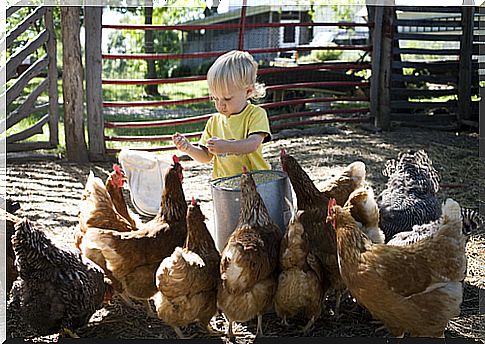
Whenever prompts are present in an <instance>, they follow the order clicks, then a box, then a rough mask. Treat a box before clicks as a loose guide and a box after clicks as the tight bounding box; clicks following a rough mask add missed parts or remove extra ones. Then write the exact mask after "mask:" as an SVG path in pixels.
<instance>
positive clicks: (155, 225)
mask: <svg viewBox="0 0 485 344" xmlns="http://www.w3.org/2000/svg"><path fill="white" fill-rule="evenodd" d="M182 179H183V176H182V166H181V165H180V163H179V161H178V158H177V157H176V156H174V163H173V165H172V166H171V167H170V169H169V170H168V172H167V173H166V175H165V180H164V189H163V193H162V199H161V204H160V210H159V212H158V214H157V215H156V216H155V217H154V218H153V219H152V220H151V221H149V222H147V223H146V224H144V225H142V227H141V228H140V229H138V230H135V231H130V232H120V231H117V230H109V229H99V228H88V230H87V231H86V233H85V235H84V239H83V241H82V243H81V250H82V252H83V253H84V254H85V255H86V256H87V257H93V258H92V259H93V260H94V261H95V262H97V261H98V260H100V259H101V260H102V261H101V262H99V263H98V264H99V265H101V266H103V268H104V269H105V270H106V272H107V275H108V276H109V277H110V278H113V279H114V280H116V281H118V282H119V284H113V285H114V287H115V289H117V291H118V292H120V293H124V295H125V296H129V297H132V298H136V299H143V300H147V299H149V298H151V297H152V296H153V295H154V294H155V293H156V292H157V288H156V285H155V272H156V270H157V268H158V266H159V265H160V263H161V261H162V260H163V259H164V258H166V257H168V256H170V255H171V254H172V252H173V251H174V250H175V248H176V247H177V246H182V245H183V244H184V241H185V238H186V236H187V225H186V213H187V203H186V202H185V199H184V192H183V189H182ZM120 289H121V290H120Z"/></svg>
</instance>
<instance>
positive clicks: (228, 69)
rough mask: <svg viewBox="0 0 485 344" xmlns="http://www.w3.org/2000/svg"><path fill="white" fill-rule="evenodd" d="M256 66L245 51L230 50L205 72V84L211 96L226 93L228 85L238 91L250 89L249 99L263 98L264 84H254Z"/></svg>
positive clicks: (264, 92) (256, 71)
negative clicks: (251, 90)
mask: <svg viewBox="0 0 485 344" xmlns="http://www.w3.org/2000/svg"><path fill="white" fill-rule="evenodd" d="M257 73H258V64H257V62H256V61H254V58H253V57H252V56H251V54H249V53H248V52H246V51H239V50H232V51H230V52H228V53H226V54H224V55H221V56H219V57H218V58H217V60H216V61H215V62H214V63H213V64H212V66H211V67H210V68H209V71H208V72H207V84H208V86H209V91H210V93H211V94H213V95H216V96H217V95H221V94H225V93H227V92H228V90H229V87H230V85H232V86H235V87H237V88H240V89H248V88H252V89H253V92H252V93H251V95H250V96H249V98H253V99H257V98H263V97H264V96H265V95H266V90H265V87H264V84H261V83H258V82H256V75H257Z"/></svg>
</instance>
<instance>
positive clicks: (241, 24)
mask: <svg viewBox="0 0 485 344" xmlns="http://www.w3.org/2000/svg"><path fill="white" fill-rule="evenodd" d="M246 7H247V0H243V3H242V8H241V18H240V20H239V44H238V47H239V50H244V26H245V25H246Z"/></svg>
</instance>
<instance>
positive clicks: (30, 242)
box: [12, 218, 60, 278]
mask: <svg viewBox="0 0 485 344" xmlns="http://www.w3.org/2000/svg"><path fill="white" fill-rule="evenodd" d="M12 248H13V251H14V253H15V258H16V259H15V265H16V267H17V270H18V271H19V274H20V277H22V278H24V277H23V275H24V274H25V275H29V274H31V273H32V272H34V271H38V270H39V269H42V266H44V263H45V262H47V261H49V262H50V263H53V264H55V262H54V261H52V259H53V258H55V255H52V252H53V251H52V250H53V248H56V249H57V250H59V249H60V248H57V247H56V246H55V245H54V243H53V242H52V241H51V240H50V239H49V238H48V237H47V236H46V235H45V233H44V232H43V231H42V230H40V229H37V228H36V227H35V225H34V224H33V223H32V222H31V221H30V220H28V219H27V218H24V219H22V220H21V221H19V222H18V223H16V224H15V233H14V235H13V236H12ZM46 259H47V260H46ZM43 268H45V266H44V267H43Z"/></svg>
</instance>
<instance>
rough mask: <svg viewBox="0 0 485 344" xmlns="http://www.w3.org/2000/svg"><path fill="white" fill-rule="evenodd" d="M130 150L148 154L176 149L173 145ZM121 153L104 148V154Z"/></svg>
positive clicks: (116, 149) (118, 150)
mask: <svg viewBox="0 0 485 344" xmlns="http://www.w3.org/2000/svg"><path fill="white" fill-rule="evenodd" d="M130 149H131V150H140V151H148V152H158V151H169V150H176V149H177V147H175V146H174V145H171V146H158V147H130ZM119 152H121V148H106V153H108V154H112V153H119Z"/></svg>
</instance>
